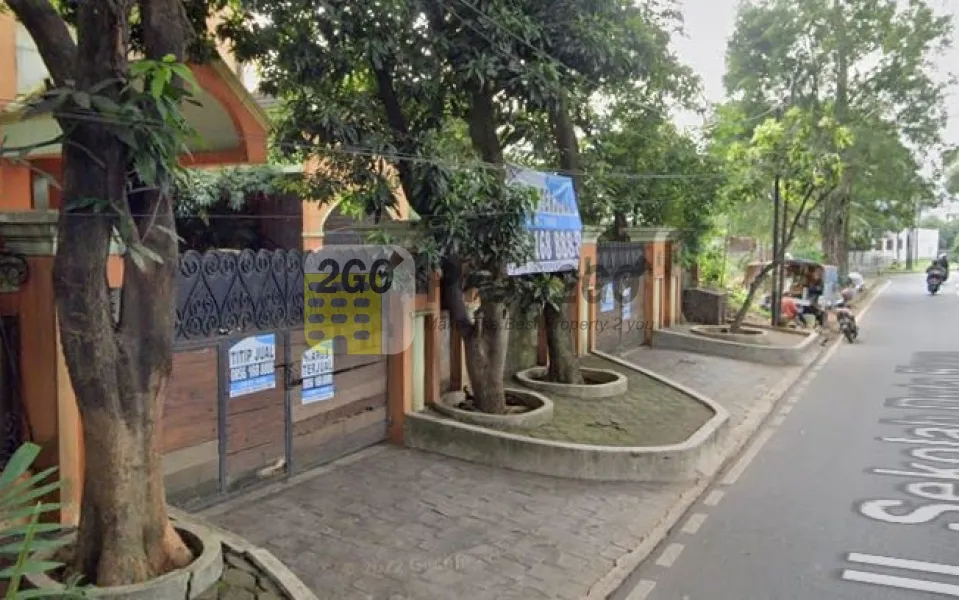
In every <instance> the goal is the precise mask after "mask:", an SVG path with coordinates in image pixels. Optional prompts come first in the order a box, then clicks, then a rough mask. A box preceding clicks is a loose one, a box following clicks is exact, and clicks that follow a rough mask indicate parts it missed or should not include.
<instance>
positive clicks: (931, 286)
mask: <svg viewBox="0 0 959 600" xmlns="http://www.w3.org/2000/svg"><path fill="white" fill-rule="evenodd" d="M942 282H943V276H942V269H932V270H930V271H929V272H928V273H927V274H926V289H928V290H929V293H930V294H932V295H933V296H935V295H936V294H937V293H938V292H939V287H940V286H942Z"/></svg>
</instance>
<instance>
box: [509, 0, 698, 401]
mask: <svg viewBox="0 0 959 600" xmlns="http://www.w3.org/2000/svg"><path fill="white" fill-rule="evenodd" d="M513 10H517V11H520V10H521V12H523V13H524V14H528V15H529V16H530V17H531V20H532V22H534V23H540V24H541V25H540V31H539V34H538V35H533V36H530V38H529V39H531V40H533V41H532V42H531V43H530V44H528V45H531V46H534V48H533V50H534V51H538V52H537V53H538V54H539V55H540V56H541V58H542V59H543V60H545V61H546V62H547V64H548V63H550V62H552V63H553V64H555V65H556V67H557V69H558V71H557V77H558V79H559V82H558V84H557V85H551V86H548V87H546V88H545V89H543V90H542V91H539V90H533V92H534V93H528V92H523V93H520V95H519V99H518V101H517V102H515V103H513V104H512V105H511V107H512V110H511V111H510V113H509V114H508V115H507V117H506V119H505V122H508V123H516V124H517V125H513V126H510V127H508V128H507V129H506V131H505V132H504V140H508V141H509V142H513V143H522V142H525V144H523V146H525V147H524V148H523V150H525V152H523V155H524V157H525V158H528V159H531V160H532V162H534V163H535V164H537V165H540V166H541V167H542V168H544V169H549V170H552V169H555V168H556V167H557V166H558V167H559V171H560V172H561V173H563V174H566V175H569V176H570V177H571V178H572V180H573V185H574V189H575V192H576V196H577V198H578V200H579V202H580V206H581V211H582V212H584V214H586V215H588V214H589V213H590V212H596V211H597V210H602V209H601V208H600V207H598V206H595V203H594V206H592V207H589V206H588V205H589V204H590V199H594V200H595V199H596V198H597V195H596V194H595V193H593V192H594V190H593V189H592V188H593V186H594V185H596V184H597V180H596V178H591V177H586V176H584V175H583V170H582V169H583V165H584V164H585V163H586V162H587V161H588V160H589V158H588V157H585V156H584V155H583V153H582V147H581V140H586V146H587V148H588V147H589V144H590V141H589V138H590V137H592V136H593V135H595V134H596V133H597V131H599V132H604V131H606V129H607V128H606V126H605V123H606V122H607V121H608V120H609V118H608V116H607V115H606V114H604V112H605V111H597V110H596V109H595V108H594V107H593V106H592V105H593V104H596V101H597V99H598V97H600V96H601V97H602V98H603V100H606V101H609V100H611V99H612V102H613V103H614V104H615V105H617V106H625V105H627V104H628V106H630V107H631V108H633V109H634V110H635V109H636V107H640V106H642V107H643V108H642V109H640V110H648V108H649V107H653V109H654V110H655V111H656V113H657V116H658V117H660V118H661V117H662V116H663V115H665V114H666V113H667V106H666V100H668V99H678V100H679V101H680V102H681V103H683V104H687V103H688V98H689V97H691V96H692V95H693V93H694V92H695V91H696V90H697V89H698V86H699V82H698V79H697V78H696V77H695V76H693V75H692V73H691V72H690V70H689V69H688V68H687V67H685V66H683V65H681V64H680V63H679V62H678V60H677V59H676V57H675V56H674V55H673V54H672V53H671V52H670V49H669V39H670V32H671V31H672V30H675V29H677V25H678V20H679V19H678V15H677V14H676V13H675V11H673V10H672V7H671V6H669V5H660V4H658V3H643V4H637V3H633V2H624V1H623V0H603V1H600V2H593V3H587V4H584V3H581V2H558V3H556V2H551V3H538V4H530V5H528V6H523V7H522V9H519V8H516V9H513ZM515 20H516V19H511V20H508V21H504V22H509V23H513V22H515ZM531 31H533V30H531ZM620 112H623V110H622V109H620ZM607 198H608V196H604V199H607ZM590 208H592V211H591V210H590ZM583 209H585V211H584V210H583ZM524 280H525V282H526V283H527V284H528V285H527V288H526V289H525V291H524V293H523V299H522V300H520V302H519V303H518V304H519V305H520V306H536V307H540V308H541V310H542V313H543V324H544V327H545V334H546V341H547V350H548V359H549V360H548V364H549V369H548V371H547V378H548V379H549V380H551V381H557V382H562V383H570V384H581V383H582V382H583V379H582V374H581V372H580V368H579V361H578V358H577V357H576V354H575V352H574V347H575V346H574V343H573V331H574V329H573V328H571V327H569V326H568V323H567V322H566V315H568V314H569V308H568V301H569V299H570V297H571V294H572V292H573V289H574V287H575V285H576V282H577V278H576V277H570V276H569V275H568V274H560V273H557V274H553V275H552V276H550V277H541V276H532V277H526V278H524Z"/></svg>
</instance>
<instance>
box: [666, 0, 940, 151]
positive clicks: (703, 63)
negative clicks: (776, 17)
mask: <svg viewBox="0 0 959 600" xmlns="http://www.w3.org/2000/svg"><path fill="white" fill-rule="evenodd" d="M931 1H932V4H933V6H934V7H935V8H937V9H939V10H940V11H942V12H948V13H950V14H952V17H953V20H954V21H955V23H956V29H957V31H959V0H931ZM681 3H682V5H683V14H684V17H685V21H686V22H685V29H686V37H685V38H683V39H677V40H676V41H675V42H674V44H675V48H676V51H677V53H678V54H679V57H680V59H681V60H682V61H683V62H685V63H686V64H688V65H690V66H691V67H692V68H693V69H695V70H696V72H697V73H699V76H700V77H701V78H702V80H703V86H704V88H705V95H706V98H707V100H709V101H710V102H719V101H721V100H722V99H723V97H724V95H725V93H724V91H723V72H724V71H725V55H726V40H727V39H728V37H729V36H730V35H731V34H732V31H733V27H734V25H735V19H736V6H737V5H738V3H739V2H738V0H681ZM957 38H959V34H957ZM955 45H956V46H957V47H955V48H952V49H951V50H950V51H949V53H948V54H945V55H943V56H941V57H940V58H939V60H938V63H937V64H938V65H939V66H940V69H941V71H942V73H943V75H944V76H945V75H946V74H947V73H948V72H949V71H950V70H952V71H953V72H956V71H959V39H957V40H956V42H955ZM948 108H949V114H950V122H949V126H948V128H947V130H946V141H947V142H948V143H953V144H959V89H954V90H953V93H952V95H951V97H950V98H949V107H948ZM677 122H678V123H679V124H680V125H682V126H685V127H695V128H698V126H699V125H700V124H701V119H700V118H699V117H698V116H697V115H694V114H683V115H680V116H678V117H677Z"/></svg>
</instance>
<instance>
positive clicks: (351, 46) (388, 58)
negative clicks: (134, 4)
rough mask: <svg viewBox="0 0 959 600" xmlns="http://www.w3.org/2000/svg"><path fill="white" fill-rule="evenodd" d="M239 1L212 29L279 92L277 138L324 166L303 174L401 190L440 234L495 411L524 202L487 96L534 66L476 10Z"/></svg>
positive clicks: (442, 259)
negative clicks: (469, 299)
mask: <svg viewBox="0 0 959 600" xmlns="http://www.w3.org/2000/svg"><path fill="white" fill-rule="evenodd" d="M246 5H247V8H248V9H249V11H250V12H245V13H237V14H236V15H235V16H234V18H233V19H231V20H230V22H228V23H227V25H226V26H225V27H224V28H223V30H222V32H223V33H224V34H225V35H226V36H228V37H229V38H230V39H232V40H233V41H234V43H235V45H236V52H237V55H238V57H239V58H240V59H241V60H251V59H252V60H255V61H257V62H258V63H259V64H260V66H261V68H262V75H263V83H262V90H263V91H264V92H266V93H268V94H271V95H274V96H276V97H278V98H280V99H281V101H282V110H281V111H280V113H279V115H278V123H277V129H278V136H277V137H278V145H279V146H280V147H281V148H282V149H284V150H285V154H287V155H288V156H290V157H296V158H300V159H310V160H312V161H313V162H314V163H316V164H320V165H322V168H321V169H319V170H317V171H316V172H315V173H314V175H313V177H310V178H308V179H307V183H308V184H309V185H310V190H311V191H312V193H313V197H314V198H317V199H319V200H321V201H331V200H333V199H335V198H344V197H346V198H349V199H352V200H354V201H356V202H359V203H361V204H363V205H364V206H365V207H366V208H367V209H368V211H370V212H373V213H374V214H379V213H380V212H381V211H382V210H383V209H384V208H385V207H387V206H390V205H392V204H393V203H394V202H395V200H396V196H395V194H396V191H397V187H399V189H400V190H401V191H402V193H403V194H404V195H405V197H406V199H407V200H408V201H409V202H410V204H411V206H412V208H413V209H414V211H415V212H416V213H417V214H418V215H419V216H420V217H421V218H422V223H423V224H424V226H425V227H426V228H427V233H428V234H430V235H435V236H436V237H437V238H438V239H437V240H436V243H435V244H434V249H435V250H436V252H437V253H438V254H437V255H436V256H435V258H436V259H437V260H438V261H439V263H440V264H441V266H442V273H443V303H444V305H445V307H446V308H448V309H449V311H450V314H451V316H452V318H453V321H454V323H455V324H456V327H457V328H458V329H459V332H460V334H461V335H462V337H463V339H464V342H465V344H466V351H467V354H468V356H469V359H468V361H467V364H468V365H470V379H471V381H472V382H473V386H474V395H475V398H476V407H477V408H478V409H479V410H481V411H484V412H493V413H496V412H503V411H504V410H505V395H504V392H503V375H502V374H503V363H504V361H505V337H504V336H505V332H506V326H505V315H504V314H503V307H502V302H503V300H504V296H503V294H504V293H505V290H506V289H507V287H508V286H507V280H508V278H507V277H506V267H507V265H508V264H509V263H510V262H512V261H513V260H514V259H515V258H516V253H515V252H514V250H516V251H518V250H519V249H522V248H523V244H521V243H518V241H516V242H515V243H506V242H505V237H504V236H506V235H507V233H508V232H514V233H517V234H521V231H519V230H518V229H517V221H516V218H517V217H516V209H522V208H523V207H526V206H528V205H527V204H524V203H523V202H522V200H521V199H517V198H516V197H517V196H523V194H517V193H516V191H515V190H514V189H512V188H510V187H509V186H507V185H506V179H507V173H506V169H505V161H504V155H503V147H502V143H501V141H500V139H499V137H498V134H497V127H498V114H499V113H498V111H499V105H498V104H497V102H494V96H496V94H498V93H500V92H502V91H503V90H504V88H505V87H508V86H509V85H510V84H512V85H516V86H519V85H526V86H532V85H534V84H533V83H532V81H533V80H534V79H536V78H537V77H540V75H539V74H537V73H532V74H531V73H530V68H528V67H527V66H526V65H524V64H523V63H522V61H521V60H520V59H518V58H517V57H515V56H512V55H511V54H509V52H510V50H512V49H513V48H514V47H515V46H517V45H518V44H517V41H516V40H515V39H512V38H508V39H509V41H506V40H507V36H505V35H503V34H502V32H500V33H499V38H500V39H501V40H503V44H505V45H495V44H493V45H491V43H490V42H489V41H487V40H483V39H480V40H478V41H477V38H476V34H475V33H473V32H472V31H471V30H469V27H473V28H476V27H479V25H477V24H476V22H478V20H479V19H469V18H467V17H464V16H462V15H463V14H469V12H468V11H469V9H468V8H463V7H460V9H461V10H457V9H456V8H454V7H453V6H451V5H448V4H444V3H440V2H433V1H429V2H426V1H424V2H400V1H389V2H373V1H365V2H355V1H344V0H338V1H334V2H324V3H319V2H315V1H309V0H299V1H293V2H286V3H279V4H278V3H274V2H266V1H263V2H260V1H251V2H248V3H246ZM253 13H256V14H258V15H262V16H265V17H267V18H266V19H263V20H255V19H254V18H253V17H254V14H253ZM484 27H485V28H486V29H490V27H489V25H488V24H487V25H485V26H484ZM504 52H505V54H504ZM545 76H548V75H545ZM461 124H465V128H462V127H460V125H461ZM464 142H468V144H464ZM444 145H445V146H444ZM444 147H445V151H443V150H441V148H444ZM450 158H452V160H450ZM464 162H466V163H470V164H471V165H476V164H477V163H482V164H480V165H479V166H478V167H473V168H466V167H464V165H463V163H464ZM463 194H466V195H465V196H464V195H463ZM476 194H481V195H482V196H483V197H479V196H476ZM514 201H515V206H514V204H511V203H512V202H514ZM482 207H486V209H487V210H485V211H479V212H476V211H478V209H480V208H482ZM510 207H513V208H510ZM454 209H455V210H454ZM462 211H473V214H470V215H462V214H459V215H458V214H457V212H462ZM464 224H466V225H468V226H464ZM477 232H480V233H482V235H477ZM451 236H452V237H451ZM521 237H522V236H521ZM467 288H475V289H479V292H480V297H481V300H482V305H481V307H480V309H479V311H477V313H476V315H470V314H469V311H468V309H467V307H466V305H465V303H464V300H463V292H464V290H465V289H467Z"/></svg>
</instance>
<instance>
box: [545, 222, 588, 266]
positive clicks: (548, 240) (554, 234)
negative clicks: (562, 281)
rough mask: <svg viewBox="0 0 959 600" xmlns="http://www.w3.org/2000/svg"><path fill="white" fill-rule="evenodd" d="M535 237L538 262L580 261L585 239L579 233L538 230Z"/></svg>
mask: <svg viewBox="0 0 959 600" xmlns="http://www.w3.org/2000/svg"><path fill="white" fill-rule="evenodd" d="M533 235H534V236H535V242H536V248H535V256H536V258H535V260H536V262H547V261H550V262H552V261H578V260H579V250H580V246H581V245H582V239H583V236H582V233H580V232H579V231H569V230H566V231H563V230H556V229H552V230H550V229H538V230H536V231H534V232H533Z"/></svg>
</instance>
